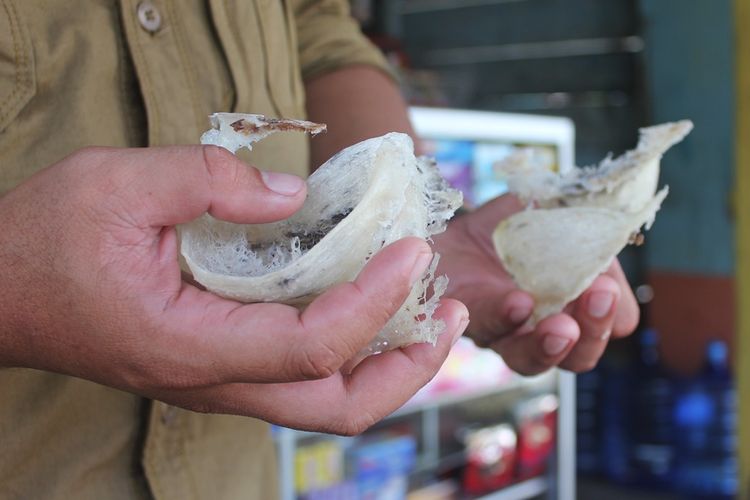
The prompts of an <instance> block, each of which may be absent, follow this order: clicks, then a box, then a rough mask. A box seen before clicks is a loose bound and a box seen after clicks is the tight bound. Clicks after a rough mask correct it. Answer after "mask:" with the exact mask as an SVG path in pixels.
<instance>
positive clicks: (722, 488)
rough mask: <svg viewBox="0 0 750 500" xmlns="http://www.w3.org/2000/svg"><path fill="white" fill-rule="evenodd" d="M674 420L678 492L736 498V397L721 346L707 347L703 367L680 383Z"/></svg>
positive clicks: (715, 343) (716, 499)
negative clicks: (682, 384) (688, 379)
mask: <svg viewBox="0 0 750 500" xmlns="http://www.w3.org/2000/svg"><path fill="white" fill-rule="evenodd" d="M674 421H675V428H676V431H677V441H676V443H677V453H678V454H677V467H676V478H675V486H676V489H677V490H678V491H679V492H681V493H682V494H683V495H685V497H686V498H693V499H712V500H721V499H727V500H729V499H732V498H735V497H736V495H737V491H738V479H737V474H738V466H737V456H736V449H737V443H736V431H737V398H736V392H735V387H734V382H733V379H732V374H731V371H730V369H729V354H728V350H727V345H726V344H725V343H724V342H722V341H712V342H710V343H709V344H708V348H707V350H706V365H705V368H704V369H703V370H702V372H701V373H700V374H699V375H698V376H697V377H695V378H694V379H692V380H690V381H687V382H686V383H685V384H684V387H683V389H682V390H681V391H680V395H679V397H678V399H677V404H676V405H675V411H674Z"/></svg>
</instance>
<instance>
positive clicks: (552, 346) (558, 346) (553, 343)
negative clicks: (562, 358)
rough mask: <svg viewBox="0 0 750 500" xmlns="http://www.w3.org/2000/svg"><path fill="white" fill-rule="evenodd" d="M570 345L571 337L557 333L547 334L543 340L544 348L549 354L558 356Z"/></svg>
mask: <svg viewBox="0 0 750 500" xmlns="http://www.w3.org/2000/svg"><path fill="white" fill-rule="evenodd" d="M569 345H570V339H566V338H565V337H558V336H557V335H547V336H546V337H545V338H544V340H543V341H542V349H544V353H545V354H546V355H547V356H557V355H558V354H560V353H561V352H563V351H564V350H565V349H566V348H567V347H568V346H569Z"/></svg>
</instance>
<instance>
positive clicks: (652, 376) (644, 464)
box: [630, 329, 676, 489]
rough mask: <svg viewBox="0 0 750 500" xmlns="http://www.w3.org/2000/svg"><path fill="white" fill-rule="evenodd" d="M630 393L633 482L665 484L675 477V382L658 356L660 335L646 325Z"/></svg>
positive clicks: (640, 341) (647, 485)
mask: <svg viewBox="0 0 750 500" xmlns="http://www.w3.org/2000/svg"><path fill="white" fill-rule="evenodd" d="M639 344H640V349H639V360H638V363H637V366H636V370H635V376H636V379H635V382H634V386H635V387H634V389H633V390H634V393H633V421H632V427H631V429H632V432H631V435H632V445H631V449H630V460H631V467H632V470H633V474H634V478H635V482H636V483H637V484H638V485H640V486H644V487H648V488H663V489H665V488H668V487H669V486H671V484H672V482H673V477H674V461H675V434H674V425H673V421H672V415H673V408H674V404H675V393H676V382H675V379H674V377H672V376H671V374H669V373H668V372H667V370H666V369H665V368H664V367H663V365H662V363H661V360H660V356H659V350H658V347H659V335H658V333H657V332H656V330H653V329H646V330H644V331H643V332H641V335H640V338H639Z"/></svg>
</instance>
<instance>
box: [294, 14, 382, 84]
mask: <svg viewBox="0 0 750 500" xmlns="http://www.w3.org/2000/svg"><path fill="white" fill-rule="evenodd" d="M291 4H292V8H293V12H294V16H295V23H296V27H297V50H298V52H299V61H300V66H301V71H302V78H303V79H304V80H307V79H309V78H312V77H314V76H317V75H320V74H323V73H328V72H330V71H334V70H337V69H339V68H342V67H345V66H353V65H367V66H373V67H375V68H377V69H380V70H381V71H383V72H384V73H385V74H387V75H388V76H390V77H391V78H394V79H395V75H394V73H393V71H392V69H391V68H390V66H389V65H388V62H387V61H386V59H385V57H384V56H383V54H382V53H381V52H380V50H378V48H377V47H375V46H374V45H373V44H372V43H371V42H370V41H369V40H368V39H367V38H366V37H365V36H364V35H363V34H362V32H361V30H360V28H359V25H358V24H357V22H356V21H355V20H354V19H353V18H352V17H351V15H350V12H349V2H348V1H347V0H291Z"/></svg>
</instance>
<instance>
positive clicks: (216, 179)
mask: <svg viewBox="0 0 750 500" xmlns="http://www.w3.org/2000/svg"><path fill="white" fill-rule="evenodd" d="M202 148H203V162H204V164H205V167H206V171H207V173H208V177H209V183H211V184H217V183H218V184H223V185H228V186H235V185H239V184H248V183H249V180H250V172H251V170H252V168H251V167H248V166H246V165H244V164H242V163H241V162H239V161H238V160H237V158H236V157H235V156H234V155H233V154H232V153H230V152H229V151H227V150H226V149H224V148H222V147H219V146H202Z"/></svg>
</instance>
